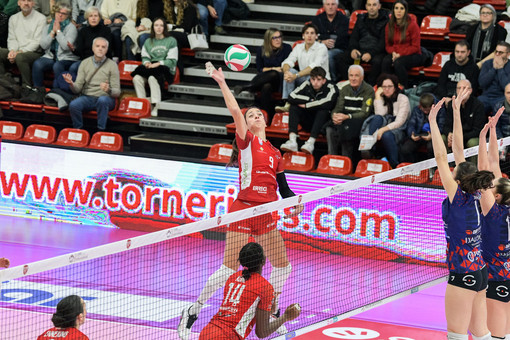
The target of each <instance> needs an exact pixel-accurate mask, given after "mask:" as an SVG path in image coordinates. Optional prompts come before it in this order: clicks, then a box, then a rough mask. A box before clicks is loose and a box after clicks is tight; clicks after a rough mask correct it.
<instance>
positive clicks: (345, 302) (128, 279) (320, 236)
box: [0, 138, 510, 339]
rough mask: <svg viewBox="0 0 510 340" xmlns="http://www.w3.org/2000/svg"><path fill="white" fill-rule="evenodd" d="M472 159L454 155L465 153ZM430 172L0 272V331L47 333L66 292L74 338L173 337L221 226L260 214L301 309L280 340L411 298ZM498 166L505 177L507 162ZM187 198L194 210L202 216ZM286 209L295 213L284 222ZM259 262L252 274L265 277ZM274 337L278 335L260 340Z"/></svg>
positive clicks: (411, 170) (418, 273)
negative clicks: (82, 317)
mask: <svg viewBox="0 0 510 340" xmlns="http://www.w3.org/2000/svg"><path fill="white" fill-rule="evenodd" d="M508 144H510V138H508V139H504V140H501V147H502V148H503V147H506V146H507V145H508ZM476 153H477V148H471V149H468V150H466V155H467V156H473V155H475V156H476ZM449 157H450V158H449V160H450V161H453V158H452V155H449ZM468 159H469V158H468ZM374 166H376V164H375V165H374ZM434 166H435V161H434V160H427V161H423V162H420V163H416V164H412V165H410V166H407V167H402V168H397V169H394V170H390V171H387V172H383V173H380V174H376V175H372V176H369V177H364V178H359V179H352V178H335V181H336V184H335V185H332V186H329V187H324V188H310V187H308V188H305V189H308V192H306V191H307V190H297V192H298V193H299V194H298V195H297V196H295V197H290V198H287V199H282V200H279V201H277V202H272V203H268V204H265V205H261V206H257V207H254V208H248V209H245V210H242V211H237V212H234V213H229V214H222V215H220V214H218V215H217V216H215V217H213V218H208V219H204V220H197V221H195V222H192V223H187V224H182V225H175V224H173V225H172V227H171V228H168V229H164V230H160V231H156V232H152V233H148V234H145V235H142V236H138V237H134V238H131V239H127V240H122V241H118V242H114V243H109V244H105V245H102V246H98V247H94V248H90V249H85V250H82V251H78V252H74V253H70V254H66V255H62V256H57V257H54V258H50V259H47V260H42V261H38V262H34V263H28V264H26V265H21V266H17V267H13V268H9V269H6V270H2V271H0V281H1V282H2V284H1V295H0V311H1V313H2V317H1V319H2V321H1V325H0V327H1V328H0V329H1V332H2V334H3V337H5V338H9V339H10V338H12V339H32V338H35V337H36V336H37V335H39V334H41V333H42V332H43V331H44V330H46V329H48V328H51V327H52V324H51V321H50V320H51V314H52V313H54V312H55V307H56V305H57V303H58V302H59V301H60V300H61V299H62V298H64V297H65V296H68V295H72V294H75V295H79V296H81V297H82V298H83V299H84V300H85V302H86V305H87V321H86V323H85V324H84V325H83V326H82V327H81V330H82V331H83V332H84V333H85V334H87V335H88V337H89V338H90V339H138V338H141V339H149V338H150V339H177V333H176V329H177V325H178V322H179V319H180V315H181V311H182V310H183V308H185V307H187V306H189V305H190V304H191V303H193V302H194V301H196V299H197V297H198V295H199V294H200V291H201V290H202V288H203V287H204V286H205V284H206V281H207V279H208V277H209V275H211V274H212V273H213V272H214V271H216V270H217V269H218V268H219V267H220V266H221V264H222V261H223V251H224V247H225V230H226V228H225V225H227V224H229V223H235V222H236V221H240V220H246V219H250V220H251V221H252V223H253V224H255V225H256V224H260V223H263V222H262V220H263V219H266V220H267V214H271V215H272V218H273V219H274V220H275V221H277V226H278V230H279V231H280V233H281V235H282V236H283V239H284V240H285V245H286V249H287V255H288V259H289V261H290V263H291V264H292V272H291V274H290V277H289V278H288V280H287V281H286V282H285V285H284V286H283V292H282V294H281V295H280V299H279V300H280V301H279V304H280V307H281V309H282V312H283V311H284V309H285V308H286V307H287V306H288V305H290V304H292V303H296V302H297V303H299V304H300V305H301V315H300V317H298V318H297V319H295V320H294V321H291V322H288V323H287V324H286V326H287V329H288V330H289V333H288V334H287V335H286V338H290V337H293V336H296V335H299V334H302V333H304V332H306V331H309V330H312V329H315V328H319V327H321V326H324V325H327V324H328V323H331V322H333V321H335V320H341V319H344V318H347V317H350V316H353V315H355V314H357V313H360V312H362V311H365V310H367V309H370V308H373V307H375V306H378V305H380V304H382V303H384V302H388V301H391V300H393V299H396V298H398V297H400V296H404V295H406V294H410V293H412V292H416V291H418V290H421V289H422V288H424V287H428V286H430V285H432V284H436V283H438V282H441V281H444V280H445V276H446V275H447V270H446V265H445V247H446V243H445V238H444V229H443V228H444V227H443V222H442V220H441V203H442V201H443V200H444V198H445V197H446V195H445V192H444V190H443V188H442V187H441V186H440V182H439V183H438V182H437V178H436V179H435V181H434V171H433V170H434V169H435V168H434ZM502 169H503V171H504V172H506V171H508V165H507V163H502ZM288 178H289V184H290V186H291V188H293V189H294V188H296V187H300V186H303V183H300V182H299V181H301V180H300V179H299V178H300V177H297V176H296V177H293V176H292V175H289V176H288ZM312 189H315V190H312ZM127 199H128V201H129V200H130V199H129V197H128V198H127ZM160 200H161V201H165V204H167V205H168V206H167V208H168V209H169V210H172V211H176V213H178V212H179V211H178V210H179V207H178V204H177V200H176V199H175V197H171V196H168V197H166V199H165V197H159V198H157V199H156V200H155V201H154V202H153V203H154V204H155V205H158V204H159V206H160V207H161V204H162V202H160ZM191 202H194V203H195V207H196V209H197V210H195V211H198V210H200V209H201V211H204V210H207V209H208V210H209V212H210V210H211V209H212V205H210V204H204V205H201V204H200V200H195V201H193V200H192V201H191ZM298 204H302V205H303V206H304V210H303V212H302V213H301V214H300V215H299V216H297V217H292V218H286V217H285V215H286V213H287V212H289V211H291V209H292V207H294V206H296V205H298ZM197 207H201V208H200V209H199V208H197ZM188 208H189V207H188ZM181 213H183V212H181ZM210 215H213V214H210ZM269 246H271V245H269ZM270 262H271V259H270V258H268V262H267V264H266V266H265V267H264V269H263V273H262V274H263V276H264V277H266V278H268V279H269V277H270V273H271V270H272V268H271V267H272V266H271V263H270ZM222 298H223V289H219V290H218V291H217V292H216V293H215V294H214V295H213V296H212V298H211V299H209V301H207V303H206V304H205V305H204V308H203V309H202V312H201V313H200V315H199V318H198V320H197V321H196V322H195V324H194V326H193V328H192V332H193V334H192V338H193V339H196V338H198V334H199V332H200V330H201V329H202V328H203V327H204V326H205V325H206V324H207V323H208V322H209V321H210V319H211V317H212V316H213V315H214V314H216V313H217V312H218V308H219V306H220V305H221V302H222ZM27 323H30V324H31V327H27ZM34 329H36V330H37V331H34ZM278 337H280V338H282V339H283V338H285V337H284V336H279V335H278V334H277V333H274V334H272V335H271V338H278ZM249 338H250V339H251V338H255V334H254V332H252V334H251V335H250V336H249Z"/></svg>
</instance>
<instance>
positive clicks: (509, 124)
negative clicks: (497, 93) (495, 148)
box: [492, 84, 510, 161]
mask: <svg viewBox="0 0 510 340" xmlns="http://www.w3.org/2000/svg"><path fill="white" fill-rule="evenodd" d="M501 107H505V111H503V113H502V114H501V117H499V120H498V123H497V125H496V134H497V137H498V139H499V138H505V137H508V136H510V84H507V85H506V86H505V99H504V100H502V101H500V102H497V103H496V105H494V110H493V111H492V112H498V110H499V109H500V108H501ZM507 153H508V146H505V147H502V148H500V150H499V158H500V160H502V161H504V160H506V156H507Z"/></svg>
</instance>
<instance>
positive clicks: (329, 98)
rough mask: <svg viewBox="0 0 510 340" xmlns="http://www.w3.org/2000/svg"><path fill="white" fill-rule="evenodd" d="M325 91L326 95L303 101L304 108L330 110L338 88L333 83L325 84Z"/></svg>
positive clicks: (334, 101)
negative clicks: (306, 101)
mask: <svg viewBox="0 0 510 340" xmlns="http://www.w3.org/2000/svg"><path fill="white" fill-rule="evenodd" d="M325 91H327V93H326V96H324V97H322V98H320V99H318V100H314V101H310V102H308V103H305V107H306V108H310V109H316V110H319V109H320V110H331V109H332V108H333V105H335V103H336V100H337V98H338V88H337V87H336V86H335V85H334V84H331V83H329V84H327V87H326V89H325Z"/></svg>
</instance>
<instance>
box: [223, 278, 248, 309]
mask: <svg viewBox="0 0 510 340" xmlns="http://www.w3.org/2000/svg"><path fill="white" fill-rule="evenodd" d="M234 286H235V288H234ZM244 288H246V285H245V284H242V283H238V284H236V283H234V282H232V283H230V284H229V285H228V293H227V295H226V296H225V300H224V301H223V305H225V304H226V303H227V302H229V303H231V304H232V306H236V305H237V304H239V302H240V301H241V295H242V294H243V291H244Z"/></svg>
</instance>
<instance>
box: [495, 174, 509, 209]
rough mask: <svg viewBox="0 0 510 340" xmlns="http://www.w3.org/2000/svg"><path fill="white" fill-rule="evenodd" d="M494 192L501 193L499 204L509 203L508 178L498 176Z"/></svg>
mask: <svg viewBox="0 0 510 340" xmlns="http://www.w3.org/2000/svg"><path fill="white" fill-rule="evenodd" d="M496 194H500V195H501V204H504V205H510V180H509V179H508V178H503V177H502V178H500V179H498V181H497V182H496Z"/></svg>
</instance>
